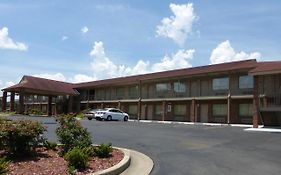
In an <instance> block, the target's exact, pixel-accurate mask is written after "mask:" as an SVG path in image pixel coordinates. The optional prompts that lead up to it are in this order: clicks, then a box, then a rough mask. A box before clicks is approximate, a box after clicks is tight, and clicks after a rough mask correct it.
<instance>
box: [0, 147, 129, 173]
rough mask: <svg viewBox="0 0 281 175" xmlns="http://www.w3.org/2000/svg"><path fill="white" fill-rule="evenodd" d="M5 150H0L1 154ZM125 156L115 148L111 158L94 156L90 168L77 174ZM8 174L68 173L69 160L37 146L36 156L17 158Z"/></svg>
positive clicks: (100, 168) (89, 171)
mask: <svg viewBox="0 0 281 175" xmlns="http://www.w3.org/2000/svg"><path fill="white" fill-rule="evenodd" d="M3 154H4V152H3V151H1V150H0V156H3ZM123 157H124V154H123V152H122V151H120V150H118V149H113V152H112V156H111V157H109V158H98V157H92V158H91V159H90V161H89V162H88V168H87V169H86V170H83V171H78V172H76V174H77V175H84V174H88V173H93V172H97V171H100V170H105V169H108V168H110V167H112V166H114V165H116V164H118V163H119V162H120V161H121V160H122V159H123ZM7 174H8V175H68V174H69V172H68V169H67V162H66V161H65V160H64V159H63V158H62V157H60V156H59V155H58V151H53V150H47V149H45V148H37V149H36V156H29V157H26V158H21V157H19V158H16V159H13V162H12V163H11V164H10V166H9V171H8V173H7Z"/></svg>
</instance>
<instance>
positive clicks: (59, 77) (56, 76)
mask: <svg viewBox="0 0 281 175" xmlns="http://www.w3.org/2000/svg"><path fill="white" fill-rule="evenodd" d="M33 76H34V77H39V78H47V79H51V80H57V81H66V78H65V76H64V75H63V74H62V73H56V74H35V75H33Z"/></svg>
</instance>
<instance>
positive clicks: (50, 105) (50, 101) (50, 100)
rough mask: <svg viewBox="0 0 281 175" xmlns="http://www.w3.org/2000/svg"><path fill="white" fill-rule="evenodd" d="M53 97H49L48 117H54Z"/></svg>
mask: <svg viewBox="0 0 281 175" xmlns="http://www.w3.org/2000/svg"><path fill="white" fill-rule="evenodd" d="M52 98H53V97H52V96H48V110H47V115H48V116H52Z"/></svg>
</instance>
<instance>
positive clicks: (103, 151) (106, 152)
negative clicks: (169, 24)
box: [95, 143, 113, 158]
mask: <svg viewBox="0 0 281 175" xmlns="http://www.w3.org/2000/svg"><path fill="white" fill-rule="evenodd" d="M112 150H113V149H112V146H111V143H109V144H101V145H99V146H98V147H96V148H95V154H96V155H97V156H98V157H100V158H106V157H110V156H111V153H112Z"/></svg>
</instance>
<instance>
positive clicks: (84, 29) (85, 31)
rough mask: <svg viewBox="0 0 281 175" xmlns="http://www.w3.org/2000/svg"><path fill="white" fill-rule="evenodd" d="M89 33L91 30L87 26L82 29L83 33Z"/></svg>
mask: <svg viewBox="0 0 281 175" xmlns="http://www.w3.org/2000/svg"><path fill="white" fill-rule="evenodd" d="M88 31H89V28H88V27H87V26H84V27H82V28H81V32H82V33H87V32H88Z"/></svg>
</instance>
